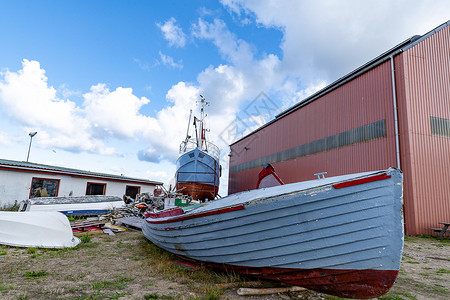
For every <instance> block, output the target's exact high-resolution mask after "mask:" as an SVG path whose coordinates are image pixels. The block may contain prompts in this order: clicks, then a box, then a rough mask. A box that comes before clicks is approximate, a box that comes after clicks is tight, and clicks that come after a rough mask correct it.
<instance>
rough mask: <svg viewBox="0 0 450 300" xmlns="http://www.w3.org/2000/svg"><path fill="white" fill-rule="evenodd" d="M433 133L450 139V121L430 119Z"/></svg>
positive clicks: (436, 118)
mask: <svg viewBox="0 0 450 300" xmlns="http://www.w3.org/2000/svg"><path fill="white" fill-rule="evenodd" d="M430 126H431V133H432V134H435V135H440V136H448V137H450V120H449V119H443V118H438V117H430Z"/></svg>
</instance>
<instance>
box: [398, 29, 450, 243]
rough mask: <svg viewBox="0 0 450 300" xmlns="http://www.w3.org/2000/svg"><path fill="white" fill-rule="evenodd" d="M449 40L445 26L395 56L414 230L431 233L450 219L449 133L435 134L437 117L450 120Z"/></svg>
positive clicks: (409, 223)
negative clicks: (435, 119)
mask: <svg viewBox="0 0 450 300" xmlns="http://www.w3.org/2000/svg"><path fill="white" fill-rule="evenodd" d="M449 44H450V28H449V27H445V28H444V29H442V30H441V31H439V32H437V33H436V34H434V35H432V36H430V37H429V38H427V39H425V40H424V41H422V42H421V43H419V44H417V45H416V46H414V47H412V48H410V49H409V50H407V51H405V52H404V53H403V54H402V55H400V56H399V57H397V58H396V71H397V74H401V73H403V74H404V76H399V77H398V78H397V82H398V86H399V89H398V97H399V112H400V115H399V122H400V124H399V126H400V132H401V133H402V134H401V141H400V145H401V146H402V150H401V152H402V169H403V172H404V173H405V195H404V197H405V224H406V231H407V232H408V233H410V234H421V233H428V234H431V231H430V230H429V228H430V227H436V226H438V222H444V221H445V222H448V221H450V199H449V197H450V174H449V170H450V137H448V136H445V134H439V132H435V133H434V134H433V132H432V125H433V121H432V120H433V118H439V119H444V123H445V120H450V90H449V89H450V63H449V62H450V50H449ZM402 81H403V82H402ZM434 130H436V129H434ZM441 133H442V132H441Z"/></svg>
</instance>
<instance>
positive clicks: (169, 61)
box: [159, 51, 183, 69]
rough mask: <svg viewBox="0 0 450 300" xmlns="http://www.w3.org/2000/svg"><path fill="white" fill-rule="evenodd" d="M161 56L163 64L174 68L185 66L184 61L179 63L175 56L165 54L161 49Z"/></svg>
mask: <svg viewBox="0 0 450 300" xmlns="http://www.w3.org/2000/svg"><path fill="white" fill-rule="evenodd" d="M159 57H160V58H161V62H162V64H163V65H168V66H170V67H172V68H176V69H182V68H183V62H182V61H179V62H178V63H176V62H175V61H174V60H173V57H171V56H168V55H165V54H163V53H162V52H161V51H159Z"/></svg>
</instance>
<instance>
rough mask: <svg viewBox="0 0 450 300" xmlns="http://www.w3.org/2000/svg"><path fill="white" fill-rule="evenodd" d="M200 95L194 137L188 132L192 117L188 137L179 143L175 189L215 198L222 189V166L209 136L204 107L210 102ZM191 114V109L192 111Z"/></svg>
mask: <svg viewBox="0 0 450 300" xmlns="http://www.w3.org/2000/svg"><path fill="white" fill-rule="evenodd" d="M200 97H201V114H200V119H198V118H196V117H194V137H192V136H191V135H189V125H190V123H191V117H189V122H188V129H187V134H186V139H185V140H184V141H183V142H182V143H181V145H180V157H179V158H178V160H177V172H176V174H175V180H176V189H177V190H178V191H179V192H180V193H182V194H185V195H189V196H191V197H192V199H194V200H201V201H203V200H206V199H209V200H213V199H214V198H215V197H216V195H217V193H218V191H219V178H220V173H221V166H220V164H219V157H220V150H219V148H218V147H217V146H216V145H214V144H213V143H211V142H209V141H208V140H207V138H206V132H207V131H208V130H207V129H206V128H205V117H206V115H205V112H204V107H205V106H206V105H207V104H208V102H206V100H205V98H203V96H202V95H200ZM191 114H192V111H191Z"/></svg>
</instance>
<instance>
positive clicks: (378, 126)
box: [231, 120, 386, 173]
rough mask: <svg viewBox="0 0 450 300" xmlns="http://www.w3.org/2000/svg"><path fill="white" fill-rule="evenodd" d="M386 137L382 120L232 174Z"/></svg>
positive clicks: (236, 168)
mask: <svg viewBox="0 0 450 300" xmlns="http://www.w3.org/2000/svg"><path fill="white" fill-rule="evenodd" d="M385 136H386V120H380V121H377V122H374V123H370V124H367V125H364V126H361V127H357V128H354V129H350V130H347V131H344V132H341V133H338V134H335V135H331V136H328V137H326V138H323V139H320V140H315V141H312V142H310V143H306V144H303V145H300V146H297V147H294V148H290V149H287V150H284V151H281V152H278V153H275V154H272V155H269V156H266V157H262V158H258V159H255V160H252V161H248V162H245V163H242V164H240V165H237V166H233V167H232V168H231V172H232V173H235V172H241V171H244V170H249V169H253V168H258V167H260V166H262V165H264V164H273V163H277V162H280V161H286V160H290V159H294V158H297V157H302V156H306V155H311V154H314V153H318V152H322V151H328V150H332V149H336V148H340V147H344V146H348V145H352V144H356V143H361V142H366V141H370V140H374V139H377V138H382V137H385Z"/></svg>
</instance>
